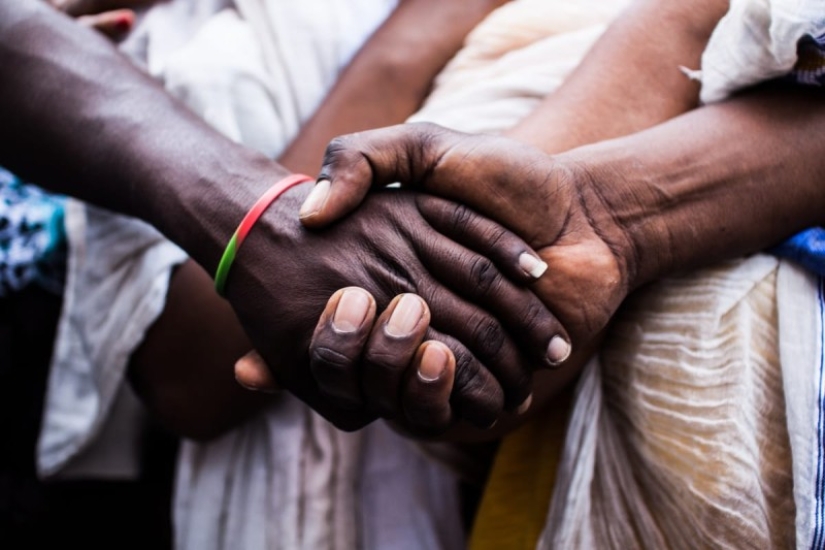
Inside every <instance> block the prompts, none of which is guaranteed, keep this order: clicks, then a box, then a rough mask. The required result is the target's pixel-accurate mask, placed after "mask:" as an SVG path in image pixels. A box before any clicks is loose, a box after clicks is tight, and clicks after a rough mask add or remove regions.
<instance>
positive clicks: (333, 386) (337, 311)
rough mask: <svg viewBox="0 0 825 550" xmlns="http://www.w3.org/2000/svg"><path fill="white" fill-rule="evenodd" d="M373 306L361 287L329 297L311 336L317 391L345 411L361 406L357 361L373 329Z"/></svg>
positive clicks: (341, 291) (371, 300)
mask: <svg viewBox="0 0 825 550" xmlns="http://www.w3.org/2000/svg"><path fill="white" fill-rule="evenodd" d="M375 312H376V306H375V299H373V297H372V295H371V294H370V293H369V292H367V291H366V290H364V289H362V288H357V287H349V288H344V289H341V290H339V291H338V292H336V293H335V294H333V295H332V297H331V298H330V300H329V302H327V306H326V308H325V309H324V312H323V313H322V314H321V318H320V319H319V321H318V324H317V326H316V329H315V333H314V334H313V336H312V341H311V342H310V348H309V358H310V359H309V367H310V371H311V372H312V376H313V378H314V379H315V382H316V383H317V384H318V389H319V391H320V392H321V393H322V394H323V395H324V396H326V397H327V398H328V399H329V400H330V401H331V402H332V403H333V404H335V405H337V406H339V407H341V408H345V409H358V408H361V407H362V406H363V399H362V397H361V388H360V384H359V374H360V373H359V371H360V369H359V362H360V359H361V353H362V350H363V348H364V345H365V343H366V341H367V338H368V337H369V334H370V330H371V329H372V324H373V320H374V318H375Z"/></svg>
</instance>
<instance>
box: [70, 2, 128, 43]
mask: <svg viewBox="0 0 825 550" xmlns="http://www.w3.org/2000/svg"><path fill="white" fill-rule="evenodd" d="M77 21H78V22H79V23H80V24H82V25H85V26H87V27H91V28H93V29H95V30H96V31H98V32H100V33H101V34H103V35H104V36H106V37H107V38H109V39H111V40H113V41H115V42H117V41H119V40H122V39H123V38H125V37H126V35H127V34H129V32H130V31H131V30H132V27H133V26H134V23H135V14H134V12H132V11H131V10H118V11H109V12H106V13H101V14H99V15H84V16H81V17H78V18H77Z"/></svg>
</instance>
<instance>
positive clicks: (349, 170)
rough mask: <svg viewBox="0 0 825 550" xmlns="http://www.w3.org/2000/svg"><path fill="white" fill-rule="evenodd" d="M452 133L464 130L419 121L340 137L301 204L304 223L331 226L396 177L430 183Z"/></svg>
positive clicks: (415, 184)
mask: <svg viewBox="0 0 825 550" xmlns="http://www.w3.org/2000/svg"><path fill="white" fill-rule="evenodd" d="M451 134H458V133H457V132H453V131H451V130H447V129H446V128H443V127H441V126H437V125H435V124H429V123H416V124H401V125H398V126H390V127H388V128H381V129H378V130H370V131H367V132H359V133H356V134H349V135H346V136H341V137H338V138H335V139H334V140H332V141H331V142H330V144H329V145H328V146H327V150H326V152H325V153H324V163H323V166H322V168H321V173H320V175H319V176H318V183H317V184H316V186H315V188H314V189H313V190H312V192H311V193H310V194H309V196H308V197H307V198H306V200H305V201H304V204H303V206H302V207H301V211H300V214H299V216H300V219H301V223H303V225H304V226H305V227H308V228H321V227H325V226H327V225H329V224H331V223H332V222H334V221H336V220H339V219H341V218H343V217H344V216H346V215H347V214H349V213H350V212H352V211H353V210H355V209H356V208H357V207H358V205H359V204H361V202H363V200H364V197H366V195H367V193H368V192H369V191H370V189H374V188H381V187H386V186H387V185H390V184H392V183H396V182H398V183H401V185H403V186H405V187H413V188H415V187H419V188H420V187H424V186H426V183H427V179H428V177H429V175H430V174H431V173H432V171H433V169H434V168H435V166H436V164H437V163H438V160H439V158H441V155H442V153H443V149H445V148H446V146H447V144H448V143H450V140H449V139H447V138H449V137H450V136H451Z"/></svg>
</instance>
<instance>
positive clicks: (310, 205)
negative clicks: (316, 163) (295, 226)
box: [298, 180, 330, 218]
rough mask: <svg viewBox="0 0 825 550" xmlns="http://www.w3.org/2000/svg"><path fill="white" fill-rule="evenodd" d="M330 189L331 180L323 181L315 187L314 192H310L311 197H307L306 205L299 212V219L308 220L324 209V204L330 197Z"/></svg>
mask: <svg viewBox="0 0 825 550" xmlns="http://www.w3.org/2000/svg"><path fill="white" fill-rule="evenodd" d="M329 187H330V182H329V180H321V181H319V182H318V183H316V184H315V187H313V188H312V191H310V193H309V195H307V198H306V200H304V204H303V205H301V210H300V211H299V212H298V217H299V218H306V217H308V216H311V215H313V214H315V213H317V212H319V211H320V210H321V208H323V207H324V203H326V202H327V197H329Z"/></svg>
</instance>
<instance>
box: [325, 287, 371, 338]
mask: <svg viewBox="0 0 825 550" xmlns="http://www.w3.org/2000/svg"><path fill="white" fill-rule="evenodd" d="M369 309H370V299H369V296H368V295H367V293H366V292H364V291H363V290H356V289H347V290H345V291H344V293H343V294H342V295H341V298H340V299H339V300H338V306H337V307H336V308H335V315H334V316H333V317H332V328H334V329H335V330H336V331H338V332H355V330H356V329H357V328H358V327H360V326H361V325H362V324H363V323H364V319H365V318H366V317H367V313H369Z"/></svg>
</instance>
